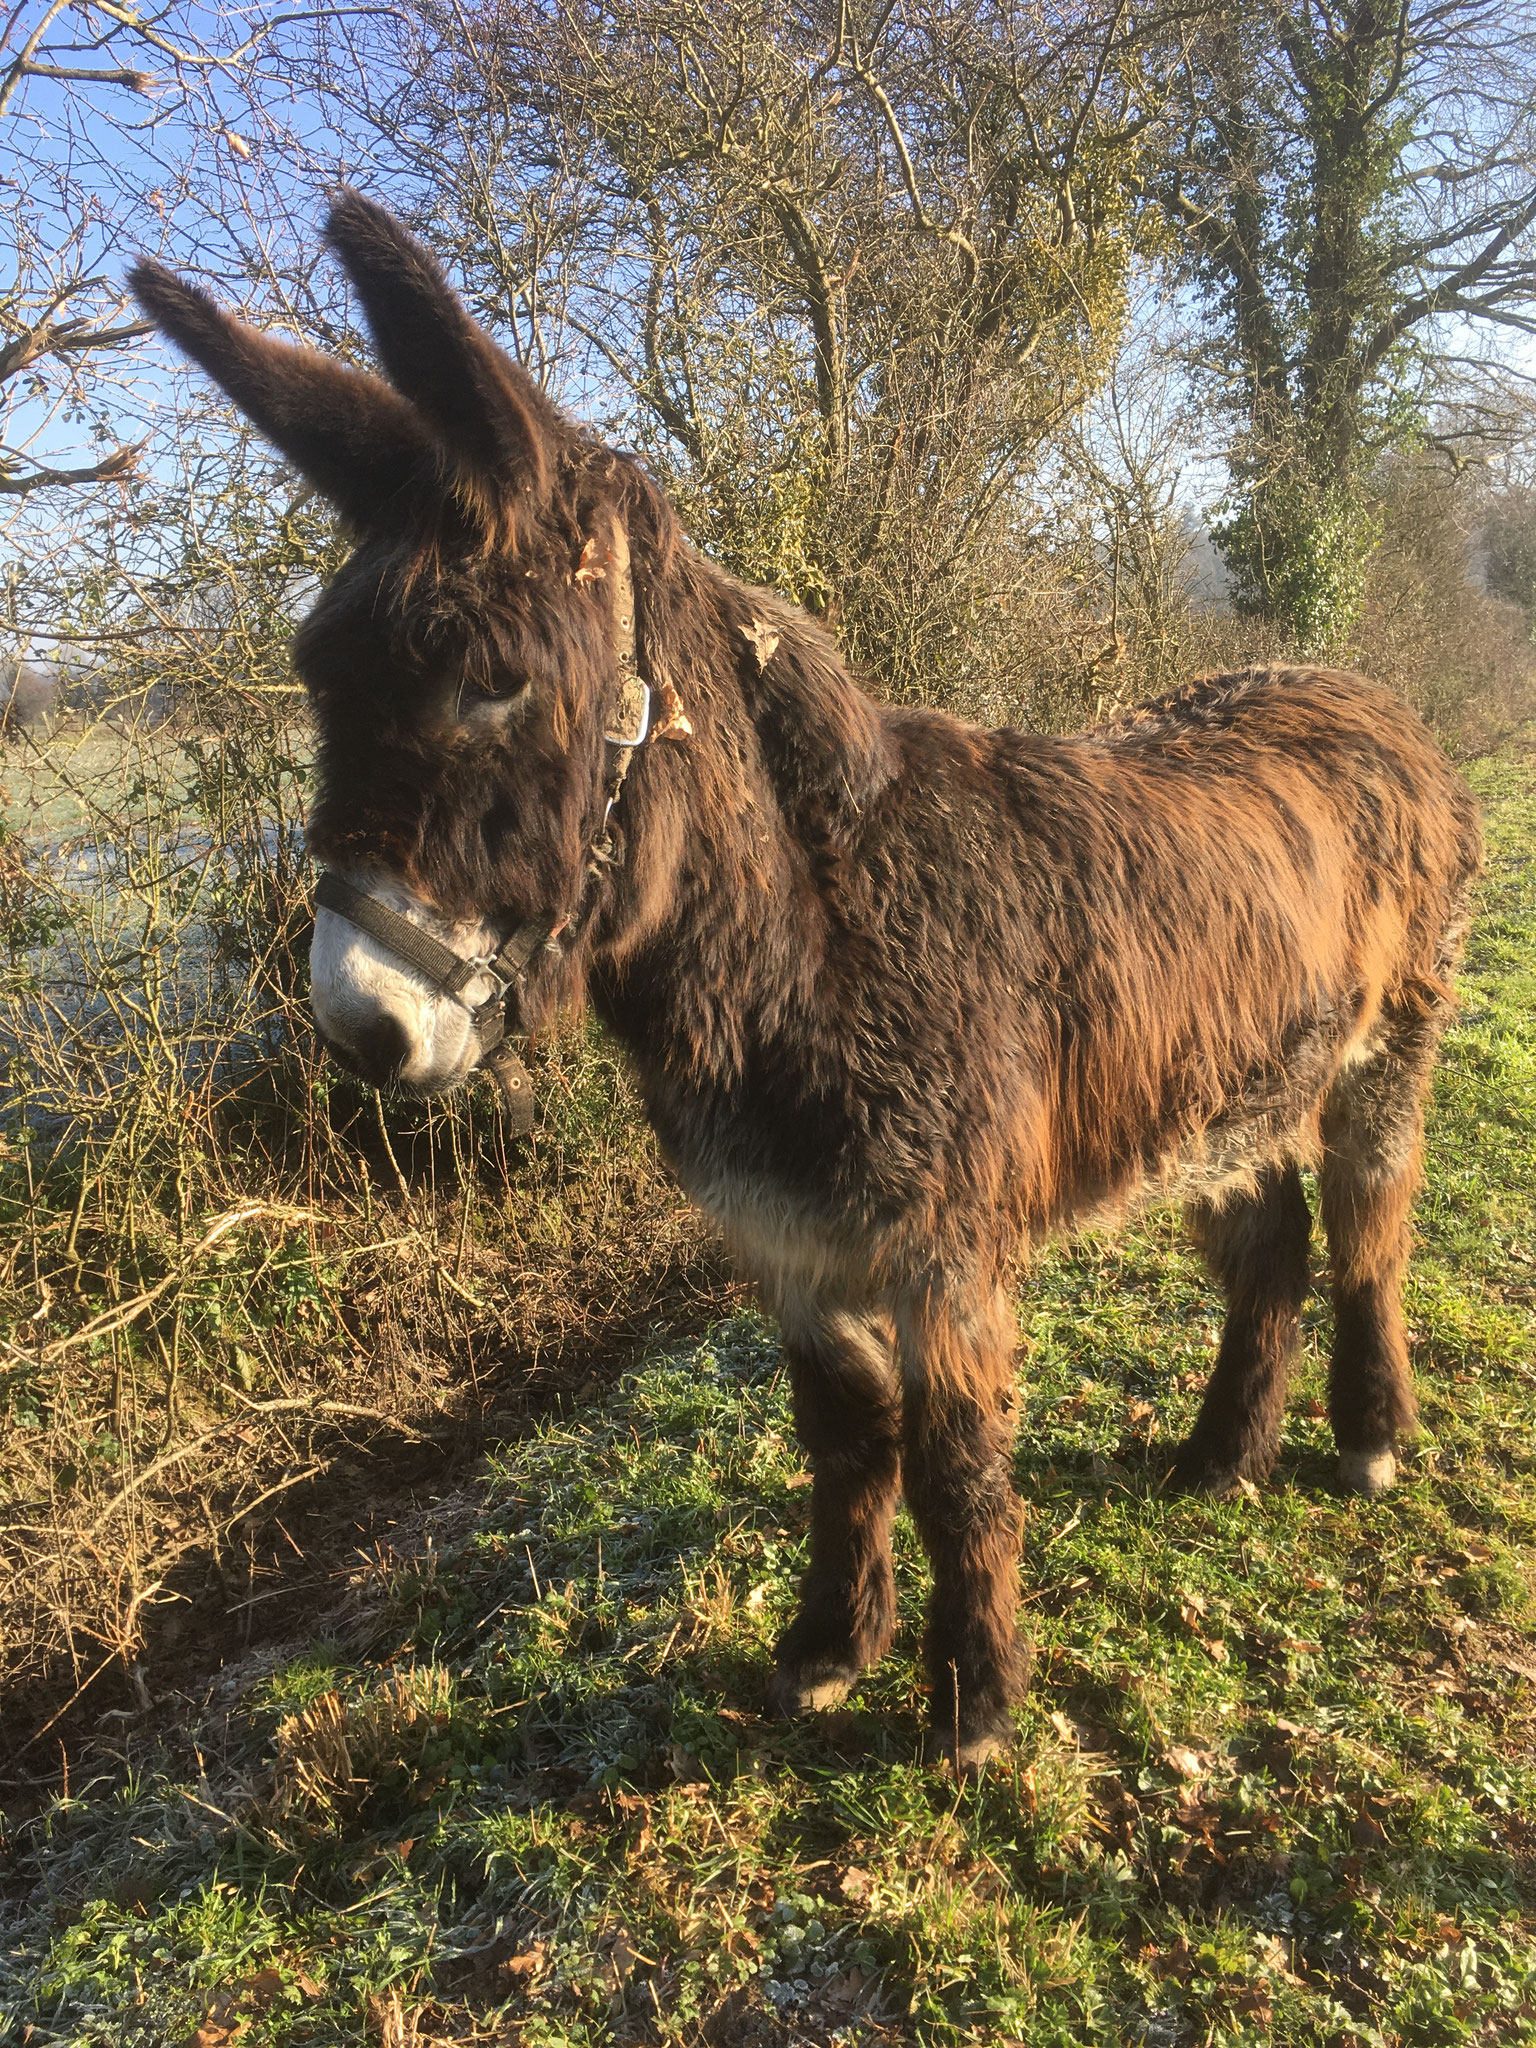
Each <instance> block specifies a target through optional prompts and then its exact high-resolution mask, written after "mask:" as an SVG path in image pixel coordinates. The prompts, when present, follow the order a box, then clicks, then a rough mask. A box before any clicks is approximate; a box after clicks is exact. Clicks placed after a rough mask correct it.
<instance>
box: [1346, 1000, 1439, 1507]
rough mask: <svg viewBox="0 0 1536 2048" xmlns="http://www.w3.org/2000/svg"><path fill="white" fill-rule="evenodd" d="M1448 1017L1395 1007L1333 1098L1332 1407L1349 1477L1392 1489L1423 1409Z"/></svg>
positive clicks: (1360, 1488)
mask: <svg viewBox="0 0 1536 2048" xmlns="http://www.w3.org/2000/svg"><path fill="white" fill-rule="evenodd" d="M1443 1022H1444V1010H1443V1007H1442V1006H1439V1005H1437V1006H1435V1007H1434V1008H1433V1009H1432V1010H1431V1011H1430V1012H1429V1014H1425V1013H1424V1011H1423V1010H1421V1009H1417V1008H1416V1009H1414V1010H1413V1011H1412V1012H1408V1011H1399V1012H1398V1013H1396V1014H1395V1015H1394V1014H1393V1013H1392V1012H1390V1011H1389V1012H1388V1013H1387V1015H1386V1017H1385V1019H1384V1029H1383V1033H1382V1036H1381V1039H1380V1041H1379V1043H1378V1045H1377V1047H1376V1049H1375V1050H1374V1052H1373V1054H1372V1056H1371V1057H1370V1058H1369V1059H1367V1060H1364V1061H1361V1062H1360V1063H1358V1064H1357V1065H1354V1066H1349V1067H1346V1068H1345V1069H1344V1070H1343V1071H1342V1073H1340V1074H1339V1076H1338V1078H1337V1079H1336V1080H1335V1081H1334V1083H1333V1086H1332V1088H1331V1089H1330V1090H1329V1092H1328V1096H1327V1099H1326V1101H1325V1102H1324V1104H1323V1118H1322V1128H1323V1164H1322V1170H1321V1174H1320V1179H1321V1184H1322V1211H1323V1228H1324V1230H1325V1231H1326V1232H1327V1236H1328V1250H1329V1254H1330V1257H1331V1260H1332V1266H1333V1321H1334V1338H1333V1360H1332V1364H1331V1367H1330V1370H1329V1384H1328V1410H1329V1415H1330V1418H1331V1420H1332V1422H1333V1440H1334V1442H1335V1444H1336V1445H1337V1446H1338V1452H1339V1476H1340V1478H1341V1479H1342V1481H1343V1483H1344V1485H1345V1486H1346V1487H1348V1488H1349V1489H1350V1490H1351V1491H1352V1492H1356V1493H1365V1494H1377V1493H1384V1492H1385V1491H1386V1490H1387V1488H1388V1487H1389V1486H1390V1485H1391V1484H1392V1481H1393V1480H1394V1478H1395V1477H1396V1476H1397V1460H1396V1457H1395V1455H1394V1448H1395V1445H1396V1441H1397V1437H1398V1435H1399V1433H1400V1432H1402V1431H1404V1430H1408V1429H1411V1428H1412V1427H1413V1424H1414V1421H1415V1419H1416V1417H1417V1414H1418V1406H1417V1403H1416V1402H1415V1400H1414V1398H1413V1383H1412V1381H1411V1379H1410V1377H1409V1372H1408V1338H1407V1332H1406V1330H1405V1328H1404V1325H1403V1272H1404V1269H1405V1267H1406V1266H1407V1263H1408V1243H1409V1230H1408V1212H1409V1210H1410V1208H1411V1207H1412V1204H1413V1198H1414V1195H1415V1193H1416V1192H1417V1190H1418V1184H1419V1163H1420V1143H1421V1139H1422V1136H1423V1128H1424V1098H1425V1095H1426V1093H1427V1091H1428V1087H1429V1076H1430V1069H1431V1067H1432V1066H1433V1064H1434V1057H1435V1048H1436V1046H1437V1045H1438V1043H1439V1039H1440V1033H1441V1029H1442V1027H1443Z"/></svg>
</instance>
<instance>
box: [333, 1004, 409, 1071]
mask: <svg viewBox="0 0 1536 2048" xmlns="http://www.w3.org/2000/svg"><path fill="white" fill-rule="evenodd" d="M317 1036H318V1037H319V1040H320V1043H321V1044H322V1045H323V1046H324V1047H325V1049H326V1051H327V1052H328V1053H329V1054H330V1055H331V1057H332V1058H333V1059H334V1060H335V1061H336V1062H337V1063H338V1065H340V1066H343V1067H345V1068H346V1069H347V1071H348V1073H351V1074H356V1075H357V1076H358V1078H359V1079H360V1080H363V1081H367V1082H369V1083H370V1084H371V1085H372V1086H373V1087H375V1088H388V1087H391V1086H392V1085H393V1083H394V1082H395V1081H397V1080H398V1079H399V1077H400V1069H401V1068H402V1067H403V1066H404V1065H405V1063H406V1061H407V1060H408V1059H409V1058H410V1056H411V1042H410V1040H409V1038H407V1036H406V1033H405V1027H404V1025H402V1024H401V1023H399V1022H398V1021H397V1020H396V1019H395V1018H394V1017H391V1016H388V1015H387V1014H381V1015H379V1016H377V1017H369V1018H368V1019H366V1020H365V1021H364V1022H362V1023H359V1024H358V1025H356V1026H355V1027H354V1029H353V1030H352V1033H351V1035H350V1037H349V1039H348V1040H347V1042H345V1043H343V1042H342V1040H340V1039H339V1038H333V1037H330V1036H328V1035H327V1034H326V1033H325V1032H323V1031H317Z"/></svg>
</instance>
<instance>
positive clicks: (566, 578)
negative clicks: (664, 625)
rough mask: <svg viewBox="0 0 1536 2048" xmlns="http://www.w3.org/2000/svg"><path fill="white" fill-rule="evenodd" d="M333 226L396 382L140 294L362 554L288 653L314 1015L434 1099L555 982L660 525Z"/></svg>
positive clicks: (201, 303) (438, 286) (431, 307)
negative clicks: (515, 992)
mask: <svg viewBox="0 0 1536 2048" xmlns="http://www.w3.org/2000/svg"><path fill="white" fill-rule="evenodd" d="M326 232H327V238H328V240H329V242H330V244H331V246H332V248H333V249H334V250H335V251H336V253H337V255H338V256H339V257H340V259H341V261H342V263H343V264H344V266H345V267H346V270H347V272H348V274H349V275H350V277H351V279H352V281H353V283H354V285H355V286H356V288H357V292H358V296H359V298H360V300H361V302H362V305H363V309H364V312H365V313H366V315H367V319H368V323H369V326H370V328H371V329H372V332H373V336H374V340H375V343H376V346H377V350H378V354H379V358H380V360H381V362H382V364H383V366H384V369H385V371H386V372H387V374H388V377H389V379H390V382H389V383H385V382H383V381H381V380H380V379H379V378H377V377H373V376H369V375H367V374H366V373H364V372H363V371H360V370H356V369H353V368H350V367H348V366H347V365H344V364H342V363H340V362H337V361H336V360H334V359H333V358H331V357H328V356H325V355H321V354H319V353H317V352H315V351H314V350H311V349H306V348H295V347H292V346H290V345H288V344H286V343H283V342H279V341H276V340H273V339H272V338H271V337H269V336H267V335H265V334H262V333H260V332H258V331H257V330H255V329H254V328H251V327H248V326H246V325H244V324H242V323H241V322H240V321H238V320H236V319H234V318H232V317H231V316H230V315H229V314H228V313H226V312H224V311H223V310H222V309H221V308H220V307H218V306H217V305H215V304H214V303H213V301H212V300H211V299H209V298H208V297H207V296H206V295H205V294H204V293H202V292H200V291H198V290H196V289H194V288H193V287H192V286H191V285H188V284H186V283H184V282H183V281H182V280H181V279H179V278H177V277H175V276H173V275H172V274H171V273H170V272H168V271H166V270H163V269H161V268H160V267H159V266H158V265H155V264H150V263H144V264H141V265H140V266H139V267H138V268H137V270H136V271H135V272H134V280H133V281H134V287H135V289H136V291H137V293H138V296H139V298H140V299H141V301H142V302H143V304H144V306H145V307H146V309H147V310H148V311H149V312H150V313H151V314H152V315H153V316H154V318H155V319H156V320H157V321H158V322H159V323H160V325H161V326H162V327H163V328H164V329H165V331H166V332H167V333H168V334H169V335H170V336H171V337H172V339H173V340H174V341H176V342H177V343H178V344H179V346H180V347H181V348H183V349H184V350H185V351H186V352H187V354H188V355H190V356H192V357H193V358H194V359H195V361H197V362H198V363H199V364H200V365H201V366H202V367H203V368H204V369H205V370H206V371H207V372H208V373H209V374H210V375H211V376H212V377H214V378H215V379H216V380H217V382H218V383H219V384H221V385H222V386H223V388H224V389H225V391H227V392H228V394H229V396H230V397H231V398H232V399H233V400H234V401H235V403H236V404H237V405H238V406H239V407H240V409H241V410H242V411H243V412H244V413H246V414H247V415H248V416H249V418H250V419H251V420H252V421H254V423H255V424H256V425H257V426H258V427H259V428H260V429H261V430H262V432H263V433H264V434H265V435H266V436H267V437H268V438H269V439H270V440H271V441H273V442H274V443H275V444H276V446H277V447H278V448H279V449H280V450H281V451H282V453H283V454H284V455H286V456H287V457H288V458H289V460H290V461H292V462H293V463H294V464H295V466H296V467H297V468H298V469H299V470H300V471H301V472H302V474H303V475H304V476H305V477H306V478H307V479H308V480H309V482H310V483H312V484H313V485H314V486H315V487H316V488H317V489H318V490H320V491H321V492H323V493H324V494H325V496H326V497H328V498H329V499H330V500H331V501H332V502H333V503H334V504H335V505H336V506H337V508H338V509H339V510H340V511H341V512H342V514H343V515H344V516H345V518H346V520H347V522H348V524H349V526H350V528H351V530H352V532H353V533H354V535H355V537H356V540H357V546H356V548H355V551H354V553H353V554H352V556H351V558H350V560H349V561H348V562H347V564H346V566H345V568H343V569H342V571H341V573H340V574H339V575H338V576H337V577H336V579H335V581H334V582H333V583H332V584H331V585H330V587H329V588H328V589H327V590H326V591H325V593H324V595H323V596H322V597H321V598H320V600H319V602H318V604H317V605H316V606H315V608H314V610H313V611H312V612H311V613H310V615H309V617H308V618H307V619H306V621H305V622H304V624H303V626H302V627H301V628H300V631H299V633H298V636H297V639H296V642H295V659H296V662H297V666H298V669H299V672H300V674H301V676H302V677H303V680H304V682H305V684H306V686H307V688H308V691H309V695H310V699H311V701H312V703H313V706H314V710H315V714H316V720H317V724H318V728H319V762H318V767H319V787H318V795H317V800H316V802H315V805H314V807H313V811H312V814H311V818H310V826H309V838H310V845H311V847H312V849H313V850H314V852H315V853H316V854H317V855H318V856H319V858H320V859H321V860H322V861H324V862H325V863H326V864H327V866H328V868H329V869H330V871H331V872H330V875H329V876H328V877H327V880H326V881H325V882H323V883H322V887H321V893H320V904H321V907H320V909H319V911H318V913H317V917H316V923H315V937H314V946H313V951H312V955H311V965H312V970H313V973H312V979H313V990H314V994H313V1001H314V1010H315V1018H316V1022H317V1024H318V1026H319V1028H320V1031H321V1034H322V1036H323V1037H324V1038H325V1039H326V1040H327V1041H328V1042H329V1043H330V1044H331V1045H332V1046H333V1047H334V1048H335V1049H336V1050H338V1051H339V1052H340V1053H341V1054H342V1055H343V1057H344V1058H345V1059H346V1060H347V1061H348V1062H349V1063H350V1064H352V1065H354V1066H356V1067H357V1068H359V1069H360V1070H361V1071H362V1072H364V1073H365V1074H366V1075H367V1076H368V1077H369V1078H371V1079H373V1080H376V1081H379V1082H385V1081H395V1082H398V1083H400V1084H401V1085H403V1086H404V1087H406V1088H408V1089H409V1090H411V1091H412V1092H415V1093H430V1092H435V1091H437V1090H439V1089H442V1088H446V1087H451V1086H453V1085H454V1084H455V1083H456V1082H458V1081H460V1080H461V1079H462V1078H463V1077H464V1076H465V1074H467V1073H468V1072H469V1070H470V1068H471V1067H472V1066H473V1065H474V1064H475V1063H476V1061H477V1059H479V1058H480V1056H481V1055H482V1053H483V1052H484V1051H485V1050H486V1049H487V1048H488V1046H489V1045H490V1044H491V1043H493V1042H494V1039H495V1038H497V1037H499V1035H500V1018H501V1010H502V998H503V995H504V993H505V991H506V990H507V989H508V988H509V987H512V986H517V987H518V988H519V989H520V990H522V991H523V993H525V994H526V995H527V996H528V1000H529V1001H531V1002H537V1001H538V1000H539V999H540V998H541V997H547V996H548V995H550V994H551V993H552V992H553V990H554V987H555V985H556V984H557V983H558V981H559V978H560V976H559V969H558V968H557V967H556V965H555V964H554V961H553V959H552V957H551V955H552V953H553V952H554V951H555V950H558V948H559V945H560V934H561V933H562V931H564V930H565V928H566V927H567V926H568V924H569V923H570V921H571V920H573V919H575V918H577V917H578V914H579V912H580V910H581V908H582V902H583V894H584V889H585V886H586V882H587V878H588V872H589V868H590V865H591V860H592V852H593V847H594V843H595V842H599V841H600V839H601V835H602V833H603V830H604V825H605V819H606V810H607V807H608V803H609V798H610V795H611V792H612V789H613V786H614V781H615V764H616V763H618V764H619V766H620V769H621V768H622V763H623V762H624V761H626V760H627V758H628V757H627V753H625V752H624V751H623V750H622V749H621V748H620V747H619V746H618V745H617V743H616V741H614V740H613V739H611V738H610V739H609V740H606V741H605V737H604V735H605V733H610V734H611V733H612V732H613V730H614V728H615V722H616V721H617V722H618V723H619V725H620V726H621V727H623V726H625V725H626V724H627V723H629V722H633V723H632V724H630V726H629V729H628V730H627V731H625V733H624V736H625V737H631V738H632V737H633V736H634V732H635V731H637V730H638V728H639V724H640V722H641V721H640V719H639V716H638V714H639V712H640V708H641V706H642V705H643V704H644V702H645V693H644V691H643V690H637V688H636V687H635V684H634V672H633V667H632V650H633V645H634V627H633V602H634V600H633V592H632V585H631V579H630V575H629V569H628V563H629V534H630V531H631V530H632V529H634V527H635V526H636V523H637V522H639V523H640V524H641V525H642V526H646V527H648V529H649V531H648V536H647V537H648V539H650V540H653V541H657V540H660V541H662V542H664V541H665V538H666V536H665V533H664V531H663V529H664V526H665V521H666V518H667V513H666V508H665V506H664V503H663V502H662V501H661V500H660V499H659V497H658V495H657V494H656V493H654V491H653V490H652V489H651V488H650V487H649V486H648V485H646V484H645V482H644V480H643V479H642V478H641V477H640V476H639V475H638V473H637V472H636V471H635V470H634V468H633V467H632V465H630V464H628V463H627V462H624V461H623V460H621V459H620V458H618V457H615V456H614V455H613V454H611V453H610V452H609V451H607V450H606V449H603V448H601V447H599V446H597V445H596V444H595V443H593V442H592V441H590V440H588V439H587V438H585V437H584V436H583V435H582V434H580V433H579V432H578V430H577V429H576V428H575V427H574V426H573V425H572V424H571V422H569V421H568V420H566V419H565V418H564V417H563V416H562V415H561V414H560V413H559V412H558V411H557V409H556V408H555V407H554V405H553V404H551V402H550V401H549V399H548V398H546V396H545V395H544V393H543V392H542V391H541V390H540V389H539V387H538V385H537V384H535V383H534V381H533V380H532V379H531V378H530V377H529V376H528V375H527V373H526V372H525V371H524V370H522V369H521V368H520V367H519V365H518V364H516V363H515V362H513V361H512V360H511V359H510V358H509V357H508V356H507V355H505V354H504V353H503V352H502V350H500V349H499V348H497V347H496V346H495V344H494V343H493V342H492V341H491V340H490V339H489V338H488V336H487V335H486V334H484V333H483V332H482V330H481V329H480V328H479V327H478V326H476V324H475V323H474V321H473V320H471V319H470V317H469V315H468V314H467V313H466V312H465V310H464V308H463V307H462V306H461V305H460V303H459V301H458V300H457V299H456V298H455V296H454V294H453V293H452V291H451V290H450V289H449V287H448V284H447V282H446V280H445V279H444V277H443V274H442V272H441V271H440V270H439V268H438V266H437V264H436V263H435V262H434V261H433V259H432V258H431V256H429V255H428V254H427V252H426V251H425V250H424V249H423V248H422V247H421V245H420V244H419V243H417V242H416V241H414V240H413V239H412V238H411V237H410V236H409V235H408V234H407V233H406V232H405V230H404V229H403V228H402V227H401V226H400V224H399V223H398V222H397V221H396V220H395V219H394V218H393V217H392V216H391V215H390V214H388V213H386V212H385V211H384V210H383V208H381V207H378V206H375V205H373V204H372V203H371V202H370V201H368V200H365V199H363V198H362V197H361V196H360V195H358V194H357V193H353V192H348V193H345V194H343V196H342V197H341V198H340V199H338V201H337V202H336V204H335V206H334V207H333V209H332V211H331V216H330V221H329V223H328V227H327V231H326ZM412 931H414V932H415V933H416V934H417V937H416V939H415V940H414V941H413V940H412V938H411V933H412ZM461 963H462V964H461ZM525 980H526V981H527V983H528V984H529V988H528V989H527V990H524V989H523V984H524V981H525Z"/></svg>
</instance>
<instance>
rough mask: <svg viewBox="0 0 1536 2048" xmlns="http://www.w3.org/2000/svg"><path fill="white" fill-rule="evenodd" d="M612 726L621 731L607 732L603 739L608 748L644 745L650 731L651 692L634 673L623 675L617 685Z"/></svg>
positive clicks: (648, 686) (646, 684)
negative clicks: (616, 698) (616, 700)
mask: <svg viewBox="0 0 1536 2048" xmlns="http://www.w3.org/2000/svg"><path fill="white" fill-rule="evenodd" d="M613 709H614V724H615V725H616V726H619V727H621V728H623V730H621V731H617V732H615V731H611V730H610V731H607V732H605V733H604V734H603V738H604V739H605V740H606V741H607V742H608V744H609V746H610V747H628V748H633V747H639V746H643V745H644V744H645V739H646V735H647V734H648V733H649V732H650V729H651V691H650V685H649V684H648V683H643V682H642V681H641V680H640V678H639V676H637V675H635V674H634V672H633V671H632V670H631V671H628V672H626V673H625V674H624V677H623V681H622V682H621V683H620V685H619V696H618V702H617V703H616V704H615V705H614V707H613Z"/></svg>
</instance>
